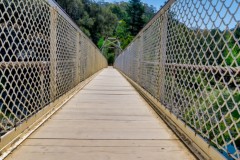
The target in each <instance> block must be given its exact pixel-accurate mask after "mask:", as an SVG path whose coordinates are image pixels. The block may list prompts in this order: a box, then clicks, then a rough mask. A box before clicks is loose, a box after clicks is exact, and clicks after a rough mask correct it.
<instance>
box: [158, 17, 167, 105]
mask: <svg viewBox="0 0 240 160" xmlns="http://www.w3.org/2000/svg"><path fill="white" fill-rule="evenodd" d="M161 27H162V29H161V33H160V34H161V44H160V45H161V52H162V53H160V59H159V80H158V83H159V99H160V101H162V102H164V99H165V98H164V96H165V79H166V66H165V63H166V58H167V57H166V56H167V55H166V52H167V32H168V16H167V13H165V14H163V16H162V24H161Z"/></svg>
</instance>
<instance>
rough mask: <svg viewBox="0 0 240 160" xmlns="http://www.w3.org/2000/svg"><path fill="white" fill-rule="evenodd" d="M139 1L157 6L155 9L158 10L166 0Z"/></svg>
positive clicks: (109, 0) (108, 0)
mask: <svg viewBox="0 0 240 160" xmlns="http://www.w3.org/2000/svg"><path fill="white" fill-rule="evenodd" d="M104 1H105V2H121V1H125V2H128V0H104ZM141 1H142V2H143V3H147V4H149V5H153V6H154V7H156V8H157V10H159V9H160V6H162V5H163V4H164V2H165V1H166V0H141Z"/></svg>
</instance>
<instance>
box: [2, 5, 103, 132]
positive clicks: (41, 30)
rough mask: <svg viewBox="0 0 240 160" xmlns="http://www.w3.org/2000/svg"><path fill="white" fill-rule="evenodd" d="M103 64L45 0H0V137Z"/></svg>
mask: <svg viewBox="0 0 240 160" xmlns="http://www.w3.org/2000/svg"><path fill="white" fill-rule="evenodd" d="M106 65H107V62H106V60H105V58H104V57H103V56H102V54H101V53H100V52H99V50H98V49H97V48H96V46H95V45H93V43H92V42H91V41H90V40H89V39H88V38H87V37H86V36H85V35H84V34H83V33H82V32H81V31H80V30H79V29H78V28H77V27H76V25H75V24H74V23H73V22H72V21H71V20H69V18H68V17H67V16H66V14H64V13H63V11H61V9H60V8H58V7H57V5H56V4H55V3H54V2H52V1H51V0H49V1H48V2H47V1H45V0H0V135H1V136H2V135H4V134H5V133H7V132H8V131H10V130H12V129H13V128H15V127H16V126H18V125H19V124H21V123H23V122H24V121H26V120H27V119H29V118H30V117H32V116H33V115H34V114H36V113H37V112H38V111H39V110H41V109H43V108H44V107H45V106H47V105H48V104H50V103H51V102H54V101H55V100H56V99H57V98H59V97H61V96H62V95H64V94H65V93H67V92H68V91H70V90H71V89H72V88H74V87H75V86H76V85H77V84H79V83H80V82H82V81H83V80H85V79H86V78H88V77H89V76H91V75H93V74H94V73H95V72H97V71H98V70H100V69H102V68H103V67H106Z"/></svg>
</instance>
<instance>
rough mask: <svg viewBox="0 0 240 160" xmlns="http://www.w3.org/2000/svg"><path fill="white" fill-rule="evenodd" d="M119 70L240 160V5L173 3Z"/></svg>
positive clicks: (234, 0)
mask: <svg viewBox="0 0 240 160" xmlns="http://www.w3.org/2000/svg"><path fill="white" fill-rule="evenodd" d="M170 3H172V4H170ZM136 46H137V49H136ZM136 63H137V64H136ZM136 66H138V67H137V68H136ZM115 67H116V68H118V69H119V70H121V71H123V72H124V73H125V74H126V75H127V76H129V77H130V78H131V79H133V80H134V81H135V82H137V83H138V84H139V85H140V86H142V87H143V88H144V89H145V90H147V91H148V92H149V93H150V94H151V95H152V96H154V97H155V98H156V99H158V100H159V101H160V102H161V103H162V104H163V105H164V106H166V107H167V108H168V109H169V110H170V111H171V112H172V113H173V114H175V115H176V116H177V117H179V118H180V119H181V120H183V121H184V122H185V123H186V124H187V125H188V126H190V127H191V128H193V129H194V130H195V131H196V133H198V134H200V135H201V136H202V137H203V138H204V139H205V140H206V141H208V142H209V143H210V145H212V146H214V147H215V148H217V149H219V151H220V152H222V154H223V155H225V156H226V157H227V158H229V159H231V158H233V159H239V158H240V1H239V0H228V1H221V0H211V1H210V0H202V1H198V0H190V1H189V0H176V1H174V2H169V7H167V8H166V7H165V8H164V10H163V9H162V10H161V11H160V12H159V14H157V16H156V17H154V19H153V20H152V21H151V22H150V23H149V24H148V25H147V26H146V27H145V28H144V29H143V31H141V32H140V33H139V34H138V35H137V37H136V38H135V40H134V41H133V42H132V44H131V45H129V47H128V48H127V49H126V50H125V51H124V52H123V53H122V54H121V55H120V56H119V57H118V58H117V59H116V62H115ZM137 77H138V78H137Z"/></svg>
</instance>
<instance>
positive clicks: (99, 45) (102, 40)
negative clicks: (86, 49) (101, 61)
mask: <svg viewBox="0 0 240 160" xmlns="http://www.w3.org/2000/svg"><path fill="white" fill-rule="evenodd" d="M103 43H104V37H101V38H100V39H99V40H98V43H97V46H98V48H102V46H103Z"/></svg>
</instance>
